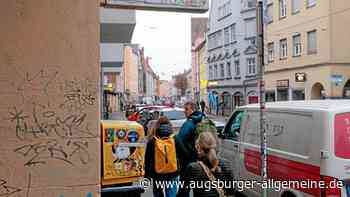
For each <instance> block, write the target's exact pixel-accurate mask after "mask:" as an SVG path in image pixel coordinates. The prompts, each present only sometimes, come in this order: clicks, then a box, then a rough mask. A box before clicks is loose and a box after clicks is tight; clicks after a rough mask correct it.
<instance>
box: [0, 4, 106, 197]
mask: <svg viewBox="0 0 350 197" xmlns="http://www.w3.org/2000/svg"><path fill="white" fill-rule="evenodd" d="M98 12H99V0H88V1H87V0H16V1H12V0H11V1H1V6H0V24H1V31H0V46H1V47H0V95H1V99H0V117H1V118H0V191H1V192H2V193H1V192H0V196H1V195H4V196H18V197H19V196H27V197H34V196H43V197H44V196H45V197H73V196H74V197H96V196H100V195H99V190H100V138H99V129H100V127H99V119H100V115H99V110H100V109H99V108H100V107H99V102H100V98H99V88H100V87H99V78H100V76H99V75H100V70H99V14H98ZM3 188H5V190H4V189H3ZM6 188H7V189H6ZM4 192H5V193H4Z"/></svg>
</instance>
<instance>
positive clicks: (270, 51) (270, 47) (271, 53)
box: [267, 42, 275, 62]
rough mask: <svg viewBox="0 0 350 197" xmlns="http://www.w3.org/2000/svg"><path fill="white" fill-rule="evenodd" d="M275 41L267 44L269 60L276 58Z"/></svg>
mask: <svg viewBox="0 0 350 197" xmlns="http://www.w3.org/2000/svg"><path fill="white" fill-rule="evenodd" d="M274 47H275V46H274V43H273V42H270V43H269V44H267V55H268V57H267V61H268V62H273V60H274V58H275V51H274Z"/></svg>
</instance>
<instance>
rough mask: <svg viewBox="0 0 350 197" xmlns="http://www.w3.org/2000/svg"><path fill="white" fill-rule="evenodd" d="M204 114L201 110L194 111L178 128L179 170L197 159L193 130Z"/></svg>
mask: <svg viewBox="0 0 350 197" xmlns="http://www.w3.org/2000/svg"><path fill="white" fill-rule="evenodd" d="M204 116H205V115H204V114H203V113H202V112H199V111H195V112H193V113H192V114H191V115H190V117H188V118H187V120H186V122H185V123H184V124H183V125H182V127H181V128H180V131H179V133H178V134H177V135H176V140H177V142H178V147H179V150H178V152H179V155H178V159H179V160H180V165H181V171H184V170H185V169H186V167H187V165H188V164H190V163H191V162H195V161H196V160H197V152H196V148H195V140H196V139H195V138H196V134H195V130H196V125H197V124H198V123H199V122H201V121H202V119H203V117H204Z"/></svg>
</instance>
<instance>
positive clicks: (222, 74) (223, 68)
mask: <svg viewBox="0 0 350 197" xmlns="http://www.w3.org/2000/svg"><path fill="white" fill-rule="evenodd" d="M220 78H221V79H223V78H225V64H224V63H221V64H220Z"/></svg>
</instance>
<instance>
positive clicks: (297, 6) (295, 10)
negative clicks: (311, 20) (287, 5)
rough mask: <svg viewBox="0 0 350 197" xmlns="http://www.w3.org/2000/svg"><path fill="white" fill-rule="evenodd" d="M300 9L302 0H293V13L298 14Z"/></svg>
mask: <svg viewBox="0 0 350 197" xmlns="http://www.w3.org/2000/svg"><path fill="white" fill-rule="evenodd" d="M299 11H300V0H292V13H293V14H296V13H298V12H299Z"/></svg>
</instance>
